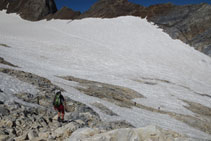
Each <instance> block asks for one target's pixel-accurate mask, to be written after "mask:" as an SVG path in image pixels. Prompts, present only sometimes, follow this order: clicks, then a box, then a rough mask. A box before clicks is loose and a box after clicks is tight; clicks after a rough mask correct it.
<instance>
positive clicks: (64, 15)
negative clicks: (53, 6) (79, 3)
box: [51, 7, 81, 19]
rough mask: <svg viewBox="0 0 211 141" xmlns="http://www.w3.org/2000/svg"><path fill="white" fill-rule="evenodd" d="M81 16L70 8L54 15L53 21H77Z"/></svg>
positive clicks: (65, 8) (64, 8)
mask: <svg viewBox="0 0 211 141" xmlns="http://www.w3.org/2000/svg"><path fill="white" fill-rule="evenodd" d="M80 15H81V12H80V11H73V10H72V9H70V8H68V7H63V8H62V9H60V10H59V11H57V12H56V13H55V14H53V15H52V17H51V18H53V19H75V18H77V17H78V16H80Z"/></svg>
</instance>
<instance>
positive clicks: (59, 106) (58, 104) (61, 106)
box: [53, 91, 66, 122]
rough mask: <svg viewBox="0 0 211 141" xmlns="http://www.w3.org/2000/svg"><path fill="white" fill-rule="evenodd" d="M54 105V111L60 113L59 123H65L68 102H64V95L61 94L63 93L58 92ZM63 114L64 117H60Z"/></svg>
mask: <svg viewBox="0 0 211 141" xmlns="http://www.w3.org/2000/svg"><path fill="white" fill-rule="evenodd" d="M53 105H54V109H55V110H57V111H58V121H59V122H60V121H61V122H63V121H64V111H65V106H66V102H65V100H64V97H63V95H62V94H61V91H57V92H56V95H55V97H54V100H53ZM61 113H62V117H60V115H61Z"/></svg>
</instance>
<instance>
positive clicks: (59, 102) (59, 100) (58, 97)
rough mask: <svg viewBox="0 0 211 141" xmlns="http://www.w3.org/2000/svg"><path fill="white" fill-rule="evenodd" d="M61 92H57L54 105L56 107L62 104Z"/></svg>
mask: <svg viewBox="0 0 211 141" xmlns="http://www.w3.org/2000/svg"><path fill="white" fill-rule="evenodd" d="M60 96H61V94H56V96H55V99H54V102H53V105H54V106H56V107H59V106H60V105H61V99H60Z"/></svg>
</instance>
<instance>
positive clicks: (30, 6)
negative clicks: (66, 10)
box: [0, 0, 57, 21]
mask: <svg viewBox="0 0 211 141" xmlns="http://www.w3.org/2000/svg"><path fill="white" fill-rule="evenodd" d="M2 9H6V10H7V13H17V14H20V16H21V17H22V18H23V19H26V20H31V21H37V20H41V19H43V18H45V17H46V16H47V15H49V14H54V13H55V12H56V11H57V8H56V4H55V2H54V0H12V1H11V0H1V1H0V10H2Z"/></svg>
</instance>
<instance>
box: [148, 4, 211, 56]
mask: <svg viewBox="0 0 211 141" xmlns="http://www.w3.org/2000/svg"><path fill="white" fill-rule="evenodd" d="M150 20H151V21H153V22H154V23H155V24H157V25H159V26H160V27H161V28H163V29H164V30H165V31H166V32H167V33H168V34H169V35H170V36H171V37H172V38H174V39H180V40H182V41H183V42H185V43H187V44H190V45H192V46H194V47H195V48H196V49H197V50H199V51H201V52H203V53H205V54H207V55H209V56H211V5H209V4H198V5H186V6H175V7H174V8H172V9H171V10H170V11H169V12H168V13H166V14H165V15H161V16H157V17H154V18H152V19H150Z"/></svg>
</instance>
